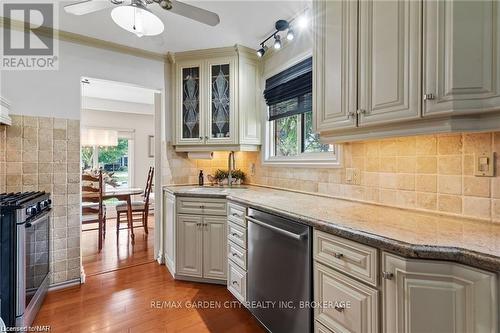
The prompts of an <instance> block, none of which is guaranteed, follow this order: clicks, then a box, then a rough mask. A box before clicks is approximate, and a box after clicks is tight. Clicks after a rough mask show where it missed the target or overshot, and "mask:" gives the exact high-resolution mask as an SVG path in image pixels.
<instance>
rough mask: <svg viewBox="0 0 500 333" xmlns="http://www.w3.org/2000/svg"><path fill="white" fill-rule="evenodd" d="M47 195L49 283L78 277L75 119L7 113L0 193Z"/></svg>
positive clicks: (0, 136) (0, 134) (1, 134)
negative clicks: (8, 122) (9, 120)
mask: <svg viewBox="0 0 500 333" xmlns="http://www.w3.org/2000/svg"><path fill="white" fill-rule="evenodd" d="M37 190H38V191H46V192H50V193H51V194H52V202H53V210H52V221H51V224H52V225H51V229H52V230H51V232H52V240H51V244H50V248H51V271H52V280H51V283H52V284H55V283H61V282H65V281H70V280H76V279H79V278H80V262H81V260H80V122H79V121H78V120H69V119H59V118H47V117H28V116H16V115H13V116H12V126H0V191H1V192H17V191H37Z"/></svg>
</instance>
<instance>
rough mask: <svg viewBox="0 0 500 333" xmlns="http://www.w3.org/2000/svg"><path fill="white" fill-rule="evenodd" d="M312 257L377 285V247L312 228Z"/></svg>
mask: <svg viewBox="0 0 500 333" xmlns="http://www.w3.org/2000/svg"><path fill="white" fill-rule="evenodd" d="M313 244H314V245H313V247H314V249H313V251H314V259H315V260H317V261H319V262H321V263H323V264H325V265H328V266H331V267H333V268H336V269H338V270H339V271H341V272H342V273H344V274H347V275H350V276H352V277H355V278H357V279H360V280H362V281H364V282H366V283H368V284H370V285H372V286H377V276H378V268H377V267H378V264H377V261H378V258H377V249H375V248H373V247H370V246H367V245H363V244H359V243H356V242H353V241H350V240H347V239H344V238H340V237H337V236H334V235H330V234H327V233H325V232H322V231H317V230H314V243H313Z"/></svg>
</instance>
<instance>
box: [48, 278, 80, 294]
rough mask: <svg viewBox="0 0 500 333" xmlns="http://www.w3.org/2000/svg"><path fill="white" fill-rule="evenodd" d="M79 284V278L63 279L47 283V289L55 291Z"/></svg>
mask: <svg viewBox="0 0 500 333" xmlns="http://www.w3.org/2000/svg"><path fill="white" fill-rule="evenodd" d="M80 284H81V281H80V279H79V278H76V279H72V280H68V281H64V282H59V283H54V284H51V285H49V291H55V290H61V289H66V288H70V287H75V286H79V285H80Z"/></svg>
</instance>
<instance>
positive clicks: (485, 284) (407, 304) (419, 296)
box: [382, 253, 498, 333]
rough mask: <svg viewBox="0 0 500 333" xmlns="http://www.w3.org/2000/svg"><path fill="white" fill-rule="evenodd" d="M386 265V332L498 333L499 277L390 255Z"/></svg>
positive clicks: (451, 264) (384, 270) (385, 255)
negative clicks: (497, 278)
mask: <svg viewBox="0 0 500 333" xmlns="http://www.w3.org/2000/svg"><path fill="white" fill-rule="evenodd" d="M382 266H383V272H385V273H386V274H387V273H389V274H392V276H389V277H388V278H384V279H383V281H382V285H383V294H384V300H383V307H384V320H383V328H384V329H383V331H384V332H388V333H391V332H407V333H412V332H427V333H444V332H475V333H481V332H484V333H486V332H488V333H493V332H497V320H498V318H497V316H498V307H497V287H496V285H497V281H496V276H495V274H493V273H489V272H485V271H481V270H478V269H474V268H471V267H466V266H463V265H459V264H454V263H450V262H439V261H429V260H410V259H404V258H400V257H397V256H395V255H392V254H388V253H383V255H382Z"/></svg>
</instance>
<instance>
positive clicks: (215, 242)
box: [203, 216, 227, 280]
mask: <svg viewBox="0 0 500 333" xmlns="http://www.w3.org/2000/svg"><path fill="white" fill-rule="evenodd" d="M203 230H204V232H203V277H205V278H209V279H222V280H225V279H226V275H227V274H226V272H227V234H226V218H225V217H224V216H205V217H203Z"/></svg>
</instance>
